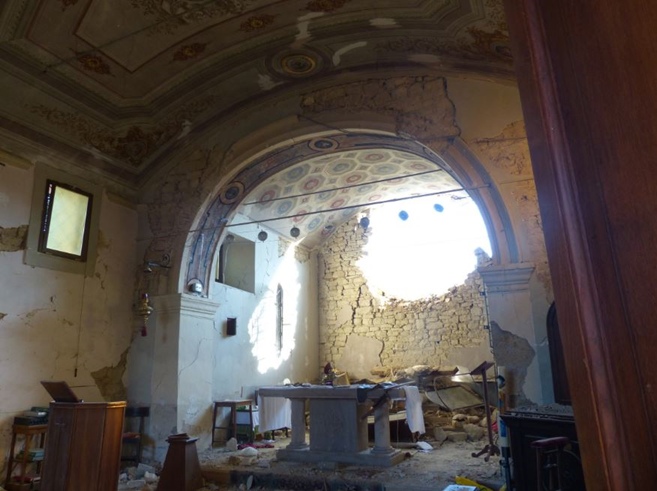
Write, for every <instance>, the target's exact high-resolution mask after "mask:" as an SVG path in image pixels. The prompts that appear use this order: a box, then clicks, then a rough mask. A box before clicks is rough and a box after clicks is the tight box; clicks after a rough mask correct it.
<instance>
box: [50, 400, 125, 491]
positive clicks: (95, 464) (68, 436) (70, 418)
mask: <svg viewBox="0 0 657 491" xmlns="http://www.w3.org/2000/svg"><path fill="white" fill-rule="evenodd" d="M125 406H126V403H125V402H51V403H50V414H49V417H48V434H47V438H46V449H45V460H44V462H43V470H42V472H41V488H40V489H41V491H81V490H84V491H116V489H117V487H118V481H119V468H120V465H121V435H122V432H123V418H124V411H125Z"/></svg>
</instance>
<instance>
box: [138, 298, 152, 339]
mask: <svg viewBox="0 0 657 491" xmlns="http://www.w3.org/2000/svg"><path fill="white" fill-rule="evenodd" d="M153 311H154V309H153V307H151V304H150V299H149V298H148V293H142V295H141V299H140V300H139V307H138V308H137V314H138V315H139V317H141V319H142V325H141V335H142V337H146V336H147V335H148V330H147V328H146V323H147V322H148V318H149V317H150V316H151V314H152V313H153Z"/></svg>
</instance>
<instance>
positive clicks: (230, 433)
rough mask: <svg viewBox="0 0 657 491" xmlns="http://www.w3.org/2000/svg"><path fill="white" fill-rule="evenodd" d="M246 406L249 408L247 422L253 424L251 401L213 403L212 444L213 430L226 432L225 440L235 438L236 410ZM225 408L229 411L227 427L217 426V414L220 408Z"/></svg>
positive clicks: (230, 400)
mask: <svg viewBox="0 0 657 491" xmlns="http://www.w3.org/2000/svg"><path fill="white" fill-rule="evenodd" d="M241 406H246V407H248V408H249V422H250V424H253V401H252V400H251V399H225V400H223V401H214V409H213V411H212V443H214V442H215V436H214V435H215V430H226V433H227V435H226V440H225V441H228V440H229V439H230V438H231V437H236V438H237V408H238V407H241ZM224 407H227V408H229V409H230V415H229V421H228V426H217V413H218V412H219V409H220V408H224Z"/></svg>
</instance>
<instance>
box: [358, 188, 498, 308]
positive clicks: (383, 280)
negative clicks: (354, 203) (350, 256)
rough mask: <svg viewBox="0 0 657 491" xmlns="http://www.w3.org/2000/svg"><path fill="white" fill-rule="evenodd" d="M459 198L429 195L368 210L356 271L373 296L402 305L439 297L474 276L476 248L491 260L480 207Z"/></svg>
mask: <svg viewBox="0 0 657 491" xmlns="http://www.w3.org/2000/svg"><path fill="white" fill-rule="evenodd" d="M459 198H461V199H452V198H451V197H449V196H430V197H427V198H417V199H412V200H407V201H400V202H397V203H393V204H387V205H382V206H379V207H376V208H372V209H371V210H370V215H369V219H370V225H369V228H370V231H369V239H368V243H367V245H366V246H365V249H364V250H365V255H364V256H363V257H362V258H361V259H360V260H359V262H358V266H359V267H360V268H361V270H362V271H363V274H364V275H365V277H366V278H367V281H368V285H369V287H370V290H371V291H372V293H374V294H375V295H380V294H382V295H383V296H384V297H385V298H386V299H389V298H391V297H394V298H398V299H403V300H418V299H421V298H426V297H429V296H431V295H442V294H444V293H445V292H447V291H448V289H449V288H451V287H453V286H455V285H460V284H462V283H463V282H464V281H465V279H466V277H467V275H468V274H469V273H471V272H472V271H474V269H475V268H476V264H477V257H476V256H475V250H476V249H477V248H481V249H483V250H484V251H485V252H486V254H488V255H489V256H490V255H491V246H490V240H489V238H488V233H487V230H486V226H485V224H484V221H483V219H482V217H481V213H480V212H479V208H478V207H477V206H476V204H475V203H474V201H473V200H472V199H471V198H470V197H469V196H464V195H459Z"/></svg>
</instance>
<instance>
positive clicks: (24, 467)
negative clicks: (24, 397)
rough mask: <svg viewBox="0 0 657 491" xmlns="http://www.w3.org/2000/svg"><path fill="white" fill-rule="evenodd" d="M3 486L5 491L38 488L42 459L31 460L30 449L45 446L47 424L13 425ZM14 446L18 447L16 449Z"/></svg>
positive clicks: (24, 490) (22, 490)
mask: <svg viewBox="0 0 657 491" xmlns="http://www.w3.org/2000/svg"><path fill="white" fill-rule="evenodd" d="M12 429H13V432H12V437H11V448H10V449H9V460H8V462H7V476H6V479H5V488H6V489H7V491H28V490H31V489H38V485H39V484H40V482H41V463H42V459H35V460H32V459H31V458H30V451H31V450H34V449H36V448H42V449H43V448H45V442H46V433H47V431H48V425H47V424H41V425H18V424H15V425H14V426H13V428H12ZM16 447H20V449H19V450H18V451H17V450H16Z"/></svg>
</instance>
